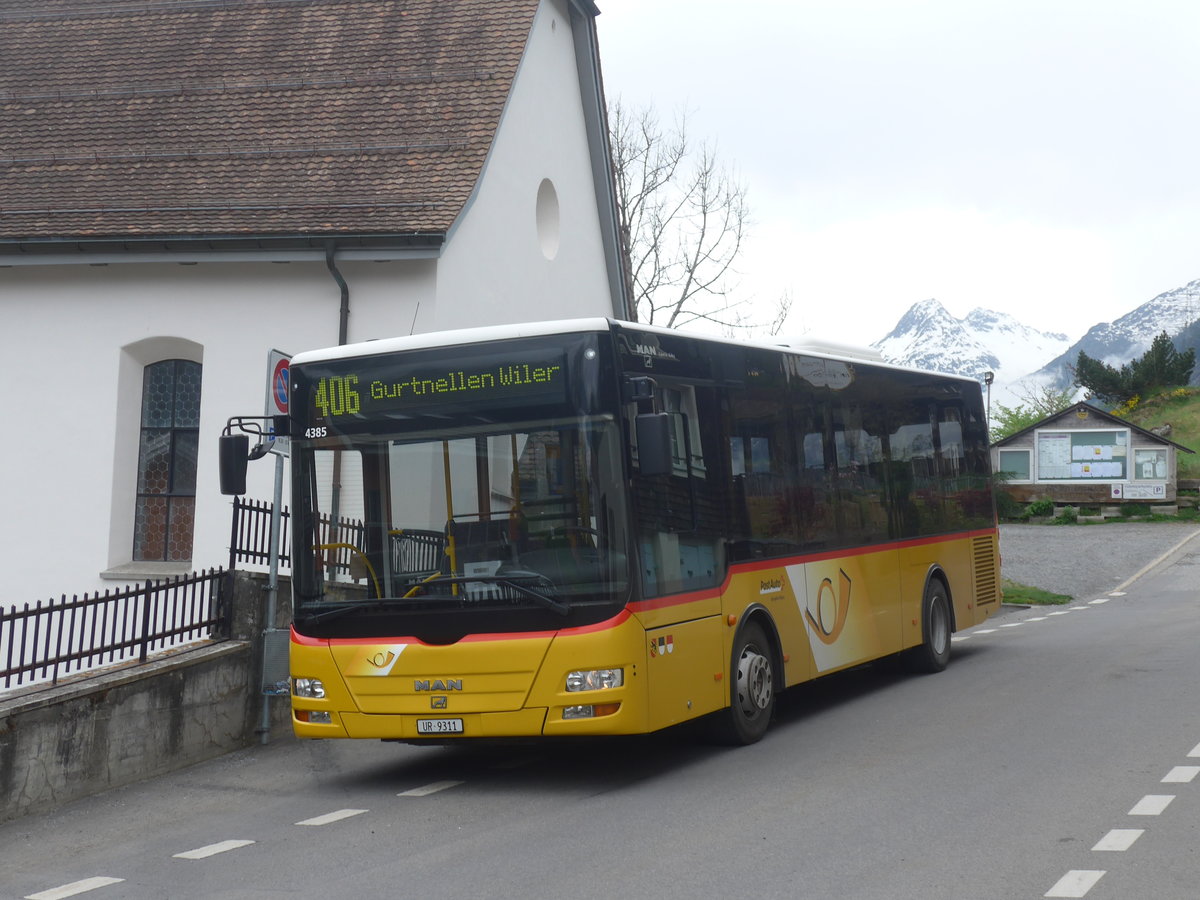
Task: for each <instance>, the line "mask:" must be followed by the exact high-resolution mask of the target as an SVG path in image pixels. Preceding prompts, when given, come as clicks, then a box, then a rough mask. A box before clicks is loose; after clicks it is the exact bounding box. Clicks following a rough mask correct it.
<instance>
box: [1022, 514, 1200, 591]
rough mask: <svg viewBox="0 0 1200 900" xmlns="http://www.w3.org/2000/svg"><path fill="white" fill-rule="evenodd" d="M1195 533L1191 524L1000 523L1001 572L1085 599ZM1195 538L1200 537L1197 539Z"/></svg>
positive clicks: (1159, 557) (1198, 530)
mask: <svg viewBox="0 0 1200 900" xmlns="http://www.w3.org/2000/svg"><path fill="white" fill-rule="evenodd" d="M1197 534H1200V528H1197V527H1196V525H1195V524H1194V523H1179V524H1176V523H1170V522H1113V523H1106V524H1103V525H1099V524H1096V525H1001V526H1000V557H1001V566H1000V569H1001V572H1002V574H1003V575H1004V577H1005V578H1009V579H1011V580H1013V581H1016V582H1020V583H1021V584H1027V585H1030V586H1031V587H1037V588H1041V589H1042V590H1046V591H1053V592H1054V593H1056V594H1066V595H1067V596H1069V597H1072V598H1074V599H1076V600H1089V599H1091V598H1092V597H1093V595H1094V596H1100V595H1102V594H1104V593H1105V592H1107V591H1111V590H1113V589H1114V588H1116V587H1118V586H1119V585H1121V584H1122V583H1123V582H1125V581H1126V580H1128V579H1129V578H1131V577H1133V576H1134V575H1136V574H1138V573H1139V572H1141V571H1142V570H1143V569H1144V568H1145V567H1146V566H1147V565H1150V564H1152V563H1154V562H1156V561H1160V560H1162V559H1163V557H1164V555H1167V554H1170V553H1171V551H1172V550H1173V549H1174V548H1176V547H1177V546H1178V545H1179V544H1180V543H1181V542H1183V541H1186V540H1187V539H1188V538H1189V537H1190V536H1192V535H1197ZM1197 540H1200V538H1197Z"/></svg>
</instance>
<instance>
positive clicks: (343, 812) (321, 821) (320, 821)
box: [296, 809, 366, 825]
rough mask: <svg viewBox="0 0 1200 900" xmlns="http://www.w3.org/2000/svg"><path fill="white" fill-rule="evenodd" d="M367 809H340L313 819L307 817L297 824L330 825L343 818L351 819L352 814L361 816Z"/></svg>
mask: <svg viewBox="0 0 1200 900" xmlns="http://www.w3.org/2000/svg"><path fill="white" fill-rule="evenodd" d="M365 812H366V810H365V809H339V810H338V811H337V812H331V813H325V815H323V816H313V817H312V818H311V819H305V820H304V821H302V822H297V823H296V824H297V825H330V824H332V823H333V822H340V821H342V819H349V818H350V817H351V816H361V815H362V814H363V813H365Z"/></svg>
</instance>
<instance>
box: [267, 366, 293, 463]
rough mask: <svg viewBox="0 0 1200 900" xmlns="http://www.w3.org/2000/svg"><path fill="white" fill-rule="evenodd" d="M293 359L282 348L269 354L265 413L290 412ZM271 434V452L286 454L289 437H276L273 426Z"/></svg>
mask: <svg viewBox="0 0 1200 900" xmlns="http://www.w3.org/2000/svg"><path fill="white" fill-rule="evenodd" d="M291 361H292V357H291V355H290V354H287V353H284V352H282V351H281V350H272V351H271V352H270V353H269V354H267V403H266V412H265V413H264V414H265V415H267V416H286V415H287V414H288V398H289V397H290V396H291V393H292V392H291V384H290V382H291V379H290V378H289V374H288V367H289V365H290V364H291ZM270 434H271V436H272V438H273V441H272V444H271V452H272V453H283V454H286V453H287V452H288V439H287V438H286V437H274V429H273V428H272V429H271V430H270Z"/></svg>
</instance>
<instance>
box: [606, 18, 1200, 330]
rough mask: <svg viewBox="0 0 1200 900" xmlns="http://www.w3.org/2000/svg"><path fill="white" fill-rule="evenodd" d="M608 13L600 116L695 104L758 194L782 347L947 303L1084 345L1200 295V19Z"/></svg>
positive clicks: (753, 264)
mask: <svg viewBox="0 0 1200 900" xmlns="http://www.w3.org/2000/svg"><path fill="white" fill-rule="evenodd" d="M597 3H598V4H599V6H600V9H601V15H600V18H599V20H598V23H599V24H598V27H599V33H600V52H601V58H602V63H603V67H604V78H605V85H606V91H607V93H608V96H609V98H610V100H611V99H613V98H617V97H620V98H621V99H622V100H623V101H625V102H626V103H629V104H633V105H643V104H646V103H653V104H654V105H655V107H656V108H657V109H658V110H659V112H660V113H661V114H662V115H663V117H664V118H669V116H670V115H671V114H672V113H673V111H674V110H676V109H685V108H686V109H687V110H688V111H689V112H690V124H691V128H692V131H693V133H694V135H695V136H696V137H698V138H699V137H704V138H708V139H710V140H712V141H715V142H716V144H717V147H718V151H719V154H720V156H721V157H722V159H723V160H725V161H726V162H728V163H731V164H733V165H734V166H736V168H737V169H738V171H739V172H740V174H741V176H742V177H743V179H744V180H745V181H746V182H747V184H748V188H749V201H750V204H751V208H752V212H753V216H754V220H755V225H754V228H753V232H752V234H751V238H750V243H749V245H748V248H747V251H746V253H745V255H744V257H743V261H742V265H741V268H742V270H743V272H744V276H743V278H742V283H741V284H742V290H743V292H744V293H747V294H753V295H754V296H755V297H757V298H759V299H760V300H762V301H765V302H767V303H769V302H771V301H773V300H774V298H776V297H778V296H779V295H780V294H781V293H782V292H783V291H785V290H788V291H790V292H791V293H792V295H793V296H794V298H795V304H794V306H793V312H792V316H791V319H790V321H789V323H788V327H787V328H785V331H786V332H788V333H802V332H809V333H812V334H813V335H822V336H827V337H831V338H836V339H839V340H849V341H855V342H857V343H869V342H870V341H873V340H876V339H877V338H879V337H882V336H883V335H884V334H885V333H886V332H887V331H889V330H890V329H891V328H892V327H893V325H894V324H895V323H896V320H897V319H898V318H899V317H900V316H901V315H902V314H903V313H904V311H905V310H907V309H908V307H909V306H911V305H912V304H913V303H915V302H917V301H918V300H923V299H925V298H928V297H936V298H937V299H938V300H940V301H941V302H942V304H943V305H945V306H946V308H947V309H948V310H949V311H950V312H951V313H953V314H954V315H956V316H964V315H966V314H967V313H968V312H969V311H970V310H971V309H973V308H974V307H977V306H982V307H987V308H990V309H996V310H1000V311H1003V312H1008V313H1011V314H1012V315H1014V316H1016V317H1017V318H1018V319H1020V320H1021V321H1023V322H1026V323H1027V324H1031V325H1035V326H1037V327H1040V328H1042V329H1044V330H1057V331H1064V332H1067V333H1068V334H1069V335H1070V336H1071V337H1073V338H1074V337H1079V336H1080V335H1082V333H1083V332H1084V330H1086V329H1087V328H1088V327H1090V326H1091V325H1093V324H1095V323H1096V322H1098V321H1110V320H1111V319H1113V318H1116V317H1117V316H1120V315H1122V314H1124V313H1126V312H1128V311H1129V310H1131V309H1133V308H1134V307H1135V306H1137V305H1138V304H1140V303H1143V302H1145V301H1146V300H1149V299H1150V298H1151V297H1153V296H1155V295H1156V294H1159V293H1161V292H1163V291H1166V290H1170V289H1172V288H1175V287H1178V286H1180V285H1183V284H1186V283H1187V282H1189V281H1192V280H1194V279H1197V278H1200V254H1198V252H1197V248H1198V247H1200V215H1198V213H1200V205H1198V202H1197V201H1198V200H1200V197H1198V194H1200V191H1198V190H1197V179H1196V174H1195V173H1196V170H1197V168H1198V166H1200V115H1198V113H1200V102H1198V101H1200V4H1197V3H1195V2H1184V0H1176V2H1165V0H1140V2H1138V3H1136V4H1135V3H1127V2H1126V3H1118V2H1111V0H1098V2H1096V0H1093V2H1082V0H1064V2H1054V0H1042V2H1028V0H1006V2H1002V3H1001V2H991V0H925V2H921V0H904V2H901V0H894V2H886V0H791V2H786V0H759V2H754V3H744V4H734V3H730V2H728V0H725V2H716V0H597ZM859 310H865V311H866V314H865V315H864V314H863V312H860V311H859Z"/></svg>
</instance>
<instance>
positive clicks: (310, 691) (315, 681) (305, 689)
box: [292, 678, 325, 700]
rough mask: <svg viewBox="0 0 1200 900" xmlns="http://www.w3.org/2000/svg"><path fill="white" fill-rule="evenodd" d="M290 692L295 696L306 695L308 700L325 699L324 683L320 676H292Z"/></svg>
mask: <svg viewBox="0 0 1200 900" xmlns="http://www.w3.org/2000/svg"><path fill="white" fill-rule="evenodd" d="M292 693H293V694H295V695H296V696H297V697H308V698H309V699H310V700H323V699H325V685H323V684H321V679H320V678H293V679H292Z"/></svg>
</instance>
